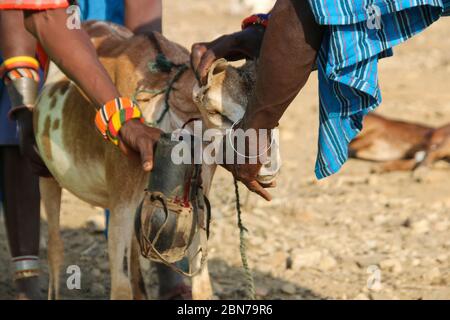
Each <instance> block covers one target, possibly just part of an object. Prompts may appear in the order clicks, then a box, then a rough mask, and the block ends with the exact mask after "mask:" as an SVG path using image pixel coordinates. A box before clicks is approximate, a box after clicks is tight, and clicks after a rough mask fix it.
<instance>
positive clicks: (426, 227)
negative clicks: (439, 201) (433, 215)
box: [411, 219, 430, 234]
mask: <svg viewBox="0 0 450 320" xmlns="http://www.w3.org/2000/svg"><path fill="white" fill-rule="evenodd" d="M411 227H412V230H413V232H414V233H415V234H424V233H427V232H429V231H430V223H429V222H428V220H425V219H422V220H420V221H417V222H413V223H412V224H411Z"/></svg>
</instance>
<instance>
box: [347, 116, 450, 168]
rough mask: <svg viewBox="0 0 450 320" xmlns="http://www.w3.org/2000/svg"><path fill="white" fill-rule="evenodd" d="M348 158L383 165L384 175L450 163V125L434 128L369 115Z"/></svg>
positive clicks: (353, 142) (351, 146)
mask: <svg viewBox="0 0 450 320" xmlns="http://www.w3.org/2000/svg"><path fill="white" fill-rule="evenodd" d="M349 155H350V157H352V158H356V159H361V160H368V161H375V162H379V163H381V165H380V167H379V171H381V172H389V171H409V170H414V169H415V168H417V167H418V166H421V165H431V164H432V163H434V162H436V161H439V160H450V125H444V126H442V127H438V128H433V127H430V126H426V125H423V124H418V123H412V122H406V121H399V120H394V119H389V118H386V117H383V116H380V115H378V114H369V115H367V116H366V117H365V119H364V122H363V130H362V131H361V133H360V134H359V135H358V136H357V137H356V138H355V139H354V140H353V141H352V142H351V143H350V146H349Z"/></svg>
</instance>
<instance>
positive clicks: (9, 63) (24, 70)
mask: <svg viewBox="0 0 450 320" xmlns="http://www.w3.org/2000/svg"><path fill="white" fill-rule="evenodd" d="M0 77H1V78H2V79H3V81H4V82H5V84H7V85H8V84H10V83H11V81H14V80H17V79H20V78H30V79H33V80H34V81H36V82H39V81H40V77H39V62H38V61H37V60H36V59H35V58H33V57H27V56H20V57H13V58H10V59H7V60H5V61H4V62H3V64H2V65H1V66H0Z"/></svg>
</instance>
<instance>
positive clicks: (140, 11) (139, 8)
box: [125, 0, 162, 34]
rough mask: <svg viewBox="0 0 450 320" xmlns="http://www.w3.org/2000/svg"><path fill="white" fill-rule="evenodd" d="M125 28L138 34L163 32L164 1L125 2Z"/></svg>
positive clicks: (135, 0) (137, 0)
mask: <svg viewBox="0 0 450 320" xmlns="http://www.w3.org/2000/svg"><path fill="white" fill-rule="evenodd" d="M125 26H126V27H127V28H128V29H130V30H131V31H133V32H134V33H136V34H139V33H143V34H145V33H150V32H152V31H158V32H162V0H125Z"/></svg>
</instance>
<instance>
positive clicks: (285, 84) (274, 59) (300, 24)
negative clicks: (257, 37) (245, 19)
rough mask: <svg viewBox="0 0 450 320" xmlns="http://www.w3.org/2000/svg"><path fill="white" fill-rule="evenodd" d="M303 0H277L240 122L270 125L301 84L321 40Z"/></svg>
mask: <svg viewBox="0 0 450 320" xmlns="http://www.w3.org/2000/svg"><path fill="white" fill-rule="evenodd" d="M322 35H323V28H322V27H321V26H319V25H318V24H317V23H316V22H315V20H314V16H313V14H312V12H311V9H310V7H309V3H308V1H306V0H302V1H291V0H278V1H277V4H276V5H275V8H274V9H273V10H272V13H271V18H270V22H269V25H268V27H267V29H266V32H265V35H264V40H263V44H262V48H261V53H260V58H259V63H258V70H257V80H256V88H255V91H254V94H253V97H252V99H251V101H250V103H249V106H248V108H247V111H246V113H245V116H244V119H243V122H242V126H243V127H244V128H245V129H246V128H255V129H260V128H265V129H272V128H274V127H276V126H277V125H278V121H279V120H280V119H281V117H282V115H283V113H284V112H285V111H286V109H287V107H288V106H289V105H290V103H291V102H292V100H294V98H295V97H296V96H297V94H298V92H299V91H300V90H301V89H302V88H303V86H304V85H305V84H306V81H307V80H308V77H309V75H310V73H311V70H312V69H313V66H314V64H315V61H316V58H317V52H318V50H319V48H320V45H321V42H322Z"/></svg>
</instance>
